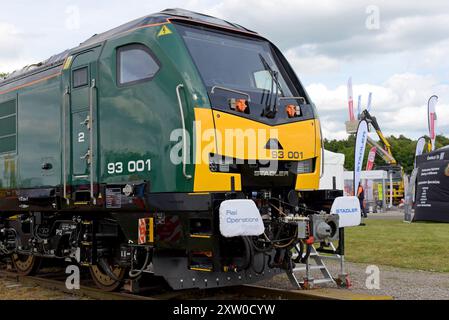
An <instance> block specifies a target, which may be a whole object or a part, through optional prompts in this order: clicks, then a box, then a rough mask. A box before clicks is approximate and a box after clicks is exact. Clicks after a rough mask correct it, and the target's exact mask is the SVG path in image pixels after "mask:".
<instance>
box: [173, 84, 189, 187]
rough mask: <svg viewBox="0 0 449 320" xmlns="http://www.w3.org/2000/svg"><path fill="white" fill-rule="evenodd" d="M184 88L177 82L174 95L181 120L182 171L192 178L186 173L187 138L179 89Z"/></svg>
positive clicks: (185, 175)
mask: <svg viewBox="0 0 449 320" xmlns="http://www.w3.org/2000/svg"><path fill="white" fill-rule="evenodd" d="M181 88H184V85H183V84H178V86H177V87H176V95H177V97H178V106H179V113H180V115H181V122H182V143H183V146H182V173H183V174H184V177H185V178H186V179H188V180H190V179H192V176H191V175H189V174H187V153H186V149H187V138H186V124H185V118H184V110H183V106H182V100H181V93H180V91H179V90H180V89H181Z"/></svg>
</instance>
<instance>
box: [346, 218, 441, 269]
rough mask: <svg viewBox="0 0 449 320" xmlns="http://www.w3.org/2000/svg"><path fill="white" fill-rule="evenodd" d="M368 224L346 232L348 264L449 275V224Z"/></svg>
mask: <svg viewBox="0 0 449 320" xmlns="http://www.w3.org/2000/svg"><path fill="white" fill-rule="evenodd" d="M365 223H366V226H365V227H356V228H347V229H346V231H345V238H346V259H347V260H348V261H351V262H360V263H368V264H374V265H377V264H378V265H386V266H393V267H400V268H408V269H418V270H426V271H437V272H449V224H442V223H413V224H407V223H404V222H402V221H394V220H369V219H368V220H366V221H365Z"/></svg>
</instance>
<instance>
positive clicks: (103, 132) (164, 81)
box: [98, 25, 206, 192]
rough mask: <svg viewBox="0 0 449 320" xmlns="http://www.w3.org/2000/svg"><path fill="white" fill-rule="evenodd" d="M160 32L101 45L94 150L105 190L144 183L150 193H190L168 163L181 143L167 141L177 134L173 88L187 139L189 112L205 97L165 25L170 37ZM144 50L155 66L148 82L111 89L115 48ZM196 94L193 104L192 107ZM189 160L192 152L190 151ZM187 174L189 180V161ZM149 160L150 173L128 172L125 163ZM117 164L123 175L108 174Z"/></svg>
mask: <svg viewBox="0 0 449 320" xmlns="http://www.w3.org/2000/svg"><path fill="white" fill-rule="evenodd" d="M160 28H161V27H152V28H144V29H140V30H137V31H135V32H133V33H130V34H128V35H125V36H123V37H120V38H118V39H113V40H110V41H108V42H107V43H106V44H105V47H104V50H103V53H102V55H101V58H100V62H99V69H100V77H99V79H98V80H99V81H98V84H99V90H98V97H99V100H98V104H99V110H98V115H99V120H100V122H99V131H98V136H99V140H98V141H99V145H100V159H99V162H100V165H99V175H100V181H101V182H104V183H109V184H115V183H123V182H125V183H126V182H129V181H141V180H145V181H150V184H151V192H192V191H193V179H186V178H185V177H184V175H183V172H182V165H181V164H173V163H172V162H171V161H170V153H171V152H172V149H173V147H175V146H176V145H178V144H179V143H180V141H181V140H176V141H170V136H171V134H172V132H173V130H176V129H180V128H182V118H181V115H180V110H179V104H178V101H177V94H176V87H177V86H178V85H179V84H182V85H184V88H183V89H181V90H180V93H181V99H182V104H183V110H184V116H185V120H184V121H185V125H186V130H187V131H188V132H189V134H190V137H193V136H192V132H193V131H192V128H193V121H194V120H195V119H194V112H193V107H194V105H195V104H196V105H197V106H203V104H204V100H205V99H203V98H204V97H205V96H206V94H205V92H204V91H200V90H204V89H203V84H202V82H201V80H200V78H199V76H198V75H197V72H196V69H195V68H194V66H193V64H192V62H191V59H190V56H189V55H188V53H187V51H186V49H185V46H184V44H183V42H182V39H181V38H180V37H179V36H178V35H177V34H176V33H175V29H174V28H173V26H171V25H169V28H170V29H171V30H172V32H173V33H172V34H169V35H166V36H162V37H158V36H157V35H158V33H159V31H160ZM130 43H138V44H144V45H146V46H147V47H148V48H150V49H151V51H152V52H153V54H154V55H155V56H156V57H157V58H158V60H159V62H160V70H159V71H158V73H157V74H156V75H155V77H154V78H153V79H152V80H151V81H148V82H143V83H139V84H135V85H131V86H125V87H120V86H117V83H116V72H117V70H116V48H117V47H120V46H123V45H126V44H130ZM194 94H196V96H197V98H198V100H197V101H193V98H192V97H193V95H194ZM117 128H120V129H119V130H117ZM189 154H190V155H192V154H193V146H192V145H190V152H189ZM189 158H190V160H189V162H190V164H188V165H187V173H188V174H190V175H192V176H193V175H194V165H193V164H191V163H192V157H191V156H190V157H189ZM149 159H150V160H151V171H150V172H148V171H147V170H146V171H145V172H140V173H133V172H129V171H128V170H127V169H128V168H127V163H129V161H138V160H143V161H147V160H149ZM117 162H119V163H123V170H124V172H123V174H115V175H111V174H108V164H111V163H117Z"/></svg>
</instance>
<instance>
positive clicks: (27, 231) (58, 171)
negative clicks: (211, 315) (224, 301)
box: [0, 9, 338, 290]
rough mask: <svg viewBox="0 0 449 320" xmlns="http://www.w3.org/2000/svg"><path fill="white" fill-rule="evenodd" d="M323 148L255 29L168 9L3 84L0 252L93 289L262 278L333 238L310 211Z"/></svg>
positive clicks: (294, 82) (313, 117)
mask: <svg viewBox="0 0 449 320" xmlns="http://www.w3.org/2000/svg"><path fill="white" fill-rule="evenodd" d="M321 139H322V137H321V133H320V123H319V120H318V115H317V111H316V109H315V107H314V104H313V103H312V101H311V100H310V98H309V96H308V95H307V93H306V91H305V89H304V87H303V86H302V85H301V83H300V81H299V79H298V78H297V76H296V75H295V73H294V71H293V70H292V68H291V66H290V65H289V63H288V62H287V60H286V59H285V58H284V56H283V55H282V54H281V52H280V51H279V50H278V49H277V48H276V47H275V46H274V45H273V44H272V43H270V42H269V41H268V40H266V39H264V38H263V37H261V36H260V35H258V34H257V33H255V32H252V31H250V30H247V29H245V28H243V27H241V26H239V25H236V24H234V23H230V22H226V21H223V20H219V19H216V18H213V17H210V16H205V15H202V14H198V13H193V12H189V11H184V10H178V9H176V10H165V11H163V12H161V13H157V14H153V15H150V16H146V17H144V18H141V19H138V20H135V21H132V22H130V23H128V24H125V25H123V26H120V27H118V28H116V29H113V30H110V31H108V32H105V33H102V34H98V35H95V36H93V37H92V38H90V39H88V40H87V41H85V42H84V43H82V44H81V45H80V46H78V47H76V48H74V49H72V50H69V51H66V52H64V53H62V54H60V55H57V56H54V57H52V58H50V59H49V60H47V61H45V62H43V63H39V64H37V65H33V66H29V67H27V68H25V69H23V70H21V71H17V72H14V73H12V74H11V75H9V76H8V77H7V78H6V79H3V80H0V168H1V172H0V256H2V257H3V258H5V259H9V260H10V261H11V262H12V263H13V265H14V266H15V268H16V269H17V271H18V272H20V273H22V274H30V273H33V272H35V271H36V270H37V268H38V267H39V264H40V262H41V261H42V260H43V259H47V258H48V259H61V260H65V261H68V262H71V263H76V264H78V265H80V266H86V267H88V268H90V271H91V274H92V277H93V279H94V280H95V282H96V283H97V284H98V285H99V286H100V287H101V288H103V289H104V290H114V289H116V288H118V287H119V286H120V285H121V284H122V283H123V281H124V280H126V279H135V278H137V277H140V276H141V275H145V274H153V275H155V276H160V277H163V278H164V279H165V280H166V281H167V282H168V284H169V285H170V286H171V287H172V288H173V289H183V288H192V287H199V288H205V287H214V286H226V285H235V284H240V283H249V282H255V281H258V280H260V279H262V278H266V277H271V276H273V275H275V274H277V273H278V272H280V271H282V270H288V269H291V268H292V265H293V261H292V249H294V248H299V247H304V245H306V246H307V245H310V244H311V243H313V242H317V241H318V242H319V241H330V240H334V239H336V238H337V237H338V232H337V230H338V216H333V215H329V214H315V212H316V211H317V210H318V211H320V210H322V209H323V208H321V207H317V206H316V205H315V203H316V200H317V198H318V197H319V195H320V193H319V192H318V191H317V190H318V188H319V179H320V174H321V160H322V154H321V152H322V151H321V150H322V148H321ZM327 211H328V210H327ZM312 212H313V213H314V214H310V213H312ZM261 226H262V229H260V227H261ZM300 244H301V245H300ZM299 251H302V250H299Z"/></svg>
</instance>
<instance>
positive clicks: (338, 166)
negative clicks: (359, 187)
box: [320, 150, 345, 190]
mask: <svg viewBox="0 0 449 320" xmlns="http://www.w3.org/2000/svg"><path fill="white" fill-rule="evenodd" d="M344 164H345V155H344V154H341V153H334V152H331V151H328V150H324V172H323V176H322V178H321V180H320V189H321V190H334V189H335V190H343V189H344V186H345V181H344V173H343V172H344Z"/></svg>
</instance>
